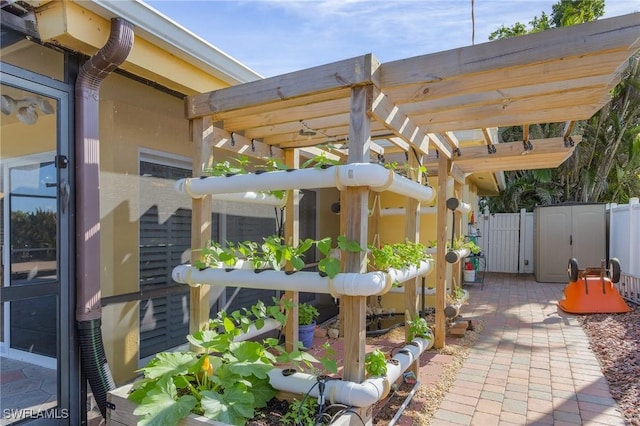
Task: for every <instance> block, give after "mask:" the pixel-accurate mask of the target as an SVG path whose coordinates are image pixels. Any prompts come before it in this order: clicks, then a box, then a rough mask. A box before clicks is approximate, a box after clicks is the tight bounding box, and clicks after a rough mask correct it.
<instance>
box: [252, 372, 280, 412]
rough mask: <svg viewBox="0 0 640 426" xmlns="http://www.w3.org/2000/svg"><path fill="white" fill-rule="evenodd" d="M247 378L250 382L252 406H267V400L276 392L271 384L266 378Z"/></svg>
mask: <svg viewBox="0 0 640 426" xmlns="http://www.w3.org/2000/svg"><path fill="white" fill-rule="evenodd" d="M247 380H248V381H249V382H250V383H251V389H249V392H251V395H253V406H254V407H256V408H262V407H266V406H267V402H269V401H270V400H271V398H273V397H274V396H276V394H277V393H278V392H277V391H276V390H275V389H274V388H273V386H271V385H270V384H269V380H268V379H258V378H256V377H253V376H252V377H247Z"/></svg>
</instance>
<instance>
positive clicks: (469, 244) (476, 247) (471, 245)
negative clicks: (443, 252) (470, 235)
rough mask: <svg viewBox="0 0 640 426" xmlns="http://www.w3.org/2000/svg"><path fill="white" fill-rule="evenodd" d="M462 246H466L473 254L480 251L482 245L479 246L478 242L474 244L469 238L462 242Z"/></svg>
mask: <svg viewBox="0 0 640 426" xmlns="http://www.w3.org/2000/svg"><path fill="white" fill-rule="evenodd" d="M462 247H464V248H468V249H469V250H470V251H471V253H473V254H478V253H480V252H481V251H482V247H480V246H479V245H478V244H476V243H475V242H474V241H471V240H469V241H467V242H465V243H463V244H462Z"/></svg>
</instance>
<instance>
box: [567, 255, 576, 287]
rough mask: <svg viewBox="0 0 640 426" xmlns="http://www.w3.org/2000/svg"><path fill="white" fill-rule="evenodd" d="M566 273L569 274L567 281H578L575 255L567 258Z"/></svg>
mask: <svg viewBox="0 0 640 426" xmlns="http://www.w3.org/2000/svg"><path fill="white" fill-rule="evenodd" d="M567 273H568V274H569V281H570V282H574V281H578V273H579V270H578V260H577V259H576V258H575V257H572V258H571V259H569V265H568V266H567Z"/></svg>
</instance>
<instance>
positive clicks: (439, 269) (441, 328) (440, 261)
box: [434, 155, 451, 349]
mask: <svg viewBox="0 0 640 426" xmlns="http://www.w3.org/2000/svg"><path fill="white" fill-rule="evenodd" d="M450 165H451V161H450V160H449V159H448V158H447V157H445V156H444V155H440V156H439V157H438V194H437V205H436V211H437V219H436V224H437V228H438V229H437V243H436V247H437V253H436V302H435V305H436V306H435V308H436V323H435V342H434V346H435V347H436V348H438V349H439V348H443V347H444V345H445V342H444V338H445V327H446V325H445V315H444V306H445V301H446V291H447V279H446V277H447V275H446V274H447V262H446V260H445V258H444V257H445V254H446V252H447V216H448V214H447V213H448V210H447V179H448V176H449V167H450Z"/></svg>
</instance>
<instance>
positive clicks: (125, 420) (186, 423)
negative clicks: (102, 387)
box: [107, 384, 362, 426]
mask: <svg viewBox="0 0 640 426" xmlns="http://www.w3.org/2000/svg"><path fill="white" fill-rule="evenodd" d="M129 389H131V385H130V384H129V385H124V386H121V387H119V388H117V389H114V390H113V391H111V392H109V393H108V394H107V402H108V403H109V404H112V405H111V406H112V407H115V408H112V409H109V408H108V409H107V426H123V425H124V426H134V425H137V424H138V416H136V415H134V414H133V410H135V409H136V407H137V405H136V403H135V402H133V401H130V400H128V399H127V395H128V394H129ZM352 420H353V421H352ZM355 421H356V417H355V416H352V415H344V416H341V417H339V418H338V419H336V421H335V422H333V423H332V425H333V426H349V425H351V424H354V425H356V424H360V425H361V424H362V422H361V421H360V419H357V421H358V422H359V423H357V422H355ZM203 425H207V426H234V425H230V424H228V423H223V422H218V421H215V420H211V419H208V418H206V417H204V416H196V415H195V414H191V415H190V416H189V417H187V418H184V419H182V420H180V421H179V422H178V423H177V425H176V426H203Z"/></svg>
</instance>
